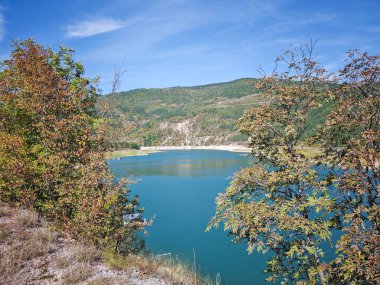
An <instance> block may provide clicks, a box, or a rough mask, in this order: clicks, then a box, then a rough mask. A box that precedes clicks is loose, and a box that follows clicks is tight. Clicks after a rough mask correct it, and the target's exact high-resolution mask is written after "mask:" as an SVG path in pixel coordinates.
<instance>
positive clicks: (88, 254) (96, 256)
mask: <svg viewBox="0 0 380 285" xmlns="http://www.w3.org/2000/svg"><path fill="white" fill-rule="evenodd" d="M73 252H74V257H75V260H76V261H77V262H83V263H88V264H94V263H96V262H99V261H100V260H101V252H100V251H99V250H98V249H97V248H96V247H95V246H93V245H82V244H76V245H75V246H74V247H73Z"/></svg>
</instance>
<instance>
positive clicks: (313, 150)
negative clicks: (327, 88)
mask: <svg viewBox="0 0 380 285" xmlns="http://www.w3.org/2000/svg"><path fill="white" fill-rule="evenodd" d="M297 148H298V149H299V150H301V152H302V153H303V154H304V155H306V156H309V157H314V156H317V155H319V154H321V150H320V148H318V147H310V146H299V147H297ZM166 150H224V151H232V152H245V153H249V152H251V150H250V148H248V147H247V146H243V145H237V144H231V145H203V146H190V145H183V146H143V147H141V148H140V149H121V150H116V151H112V152H109V153H107V157H108V158H121V157H127V156H140V155H148V154H151V153H156V152H160V151H166Z"/></svg>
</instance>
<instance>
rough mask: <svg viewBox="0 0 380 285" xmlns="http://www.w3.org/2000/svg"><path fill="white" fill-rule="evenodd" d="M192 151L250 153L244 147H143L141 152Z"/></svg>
mask: <svg viewBox="0 0 380 285" xmlns="http://www.w3.org/2000/svg"><path fill="white" fill-rule="evenodd" d="M191 149H199V150H226V151H233V152H250V149H249V148H248V147H245V146H242V145H207V146H190V145H184V146H145V147H141V150H146V151H161V150H191Z"/></svg>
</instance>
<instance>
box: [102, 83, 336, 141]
mask: <svg viewBox="0 0 380 285" xmlns="http://www.w3.org/2000/svg"><path fill="white" fill-rule="evenodd" d="M257 81H258V79H255V78H242V79H238V80H234V81H231V82H224V83H215V84H209V85H202V86H193V87H171V88H151V89H136V90H130V91H126V92H120V93H116V94H113V95H111V97H110V95H107V96H101V98H100V101H102V102H110V104H111V105H112V108H113V110H114V112H113V116H114V117H115V119H116V121H118V122H119V123H118V124H116V126H115V129H117V130H118V131H117V135H116V139H115V140H117V141H121V142H123V141H124V142H134V143H137V144H139V145H142V146H158V145H217V144H232V143H245V142H246V141H247V137H246V136H245V135H242V134H240V133H239V132H238V131H237V130H236V128H235V126H236V124H237V122H238V120H239V118H240V117H242V115H243V114H244V111H246V110H248V109H250V108H252V107H256V106H258V105H259V104H260V103H261V102H262V100H263V97H262V95H261V94H260V93H258V91H257V90H256V87H255V85H256V83H257ZM321 109H323V112H322V113H321V112H316V114H315V116H314V117H312V118H309V127H308V128H309V134H310V133H312V132H313V129H314V128H315V126H316V124H318V123H320V122H321V120H322V121H323V118H324V116H321V114H323V115H325V114H327V113H329V108H327V107H326V106H322V107H321Z"/></svg>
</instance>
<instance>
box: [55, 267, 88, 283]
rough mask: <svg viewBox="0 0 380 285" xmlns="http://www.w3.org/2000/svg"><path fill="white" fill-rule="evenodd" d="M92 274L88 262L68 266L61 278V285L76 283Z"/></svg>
mask: <svg viewBox="0 0 380 285" xmlns="http://www.w3.org/2000/svg"><path fill="white" fill-rule="evenodd" d="M93 274H94V269H93V268H92V267H91V266H90V265H89V264H88V263H78V264H77V265H76V266H75V267H74V268H70V269H69V270H68V271H67V272H66V273H65V274H64V275H63V278H62V283H61V284H62V285H71V284H77V283H79V282H83V281H85V280H87V279H88V278H89V277H91V276H92V275H93Z"/></svg>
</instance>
